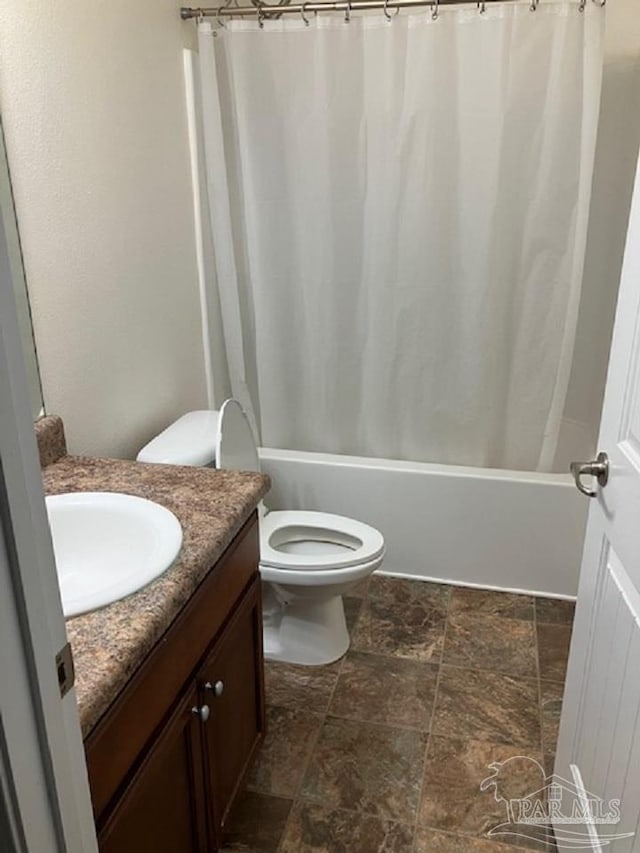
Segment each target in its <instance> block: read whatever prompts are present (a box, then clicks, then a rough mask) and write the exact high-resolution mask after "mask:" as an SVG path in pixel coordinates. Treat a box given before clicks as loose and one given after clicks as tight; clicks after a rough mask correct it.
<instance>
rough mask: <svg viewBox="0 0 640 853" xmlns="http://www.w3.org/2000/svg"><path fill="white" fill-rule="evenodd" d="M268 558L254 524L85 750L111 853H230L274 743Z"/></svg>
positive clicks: (101, 830) (105, 852) (103, 843)
mask: <svg viewBox="0 0 640 853" xmlns="http://www.w3.org/2000/svg"><path fill="white" fill-rule="evenodd" d="M258 548H259V541H258V532H257V522H256V519H255V518H252V519H251V520H250V521H249V522H248V523H247V525H245V527H244V528H243V529H242V530H241V531H240V533H239V534H238V536H237V537H236V539H235V540H234V541H233V542H232V544H231V545H230V546H229V548H228V549H227V551H226V552H225V553H224V554H223V556H222V557H221V559H220V561H219V562H218V563H217V564H216V565H215V566H214V567H213V568H212V569H211V571H210V572H209V574H208V575H207V577H206V578H205V580H204V581H203V582H202V583H201V585H200V587H199V588H198V590H197V591H196V593H195V594H194V596H193V597H192V599H191V600H190V601H189V603H188V604H187V605H186V607H185V608H184V610H183V611H182V613H181V614H180V616H179V617H178V618H177V619H176V620H175V622H174V623H173V624H172V625H171V627H170V628H169V630H168V631H167V632H166V634H165V636H164V637H163V638H162V639H161V640H160V642H159V643H158V644H157V645H156V646H155V647H154V649H153V650H152V651H151V653H150V654H149V656H148V657H147V659H146V660H145V662H144V663H143V665H142V666H141V667H140V668H139V670H138V671H137V673H136V674H135V675H134V677H133V678H132V680H131V682H130V683H129V684H128V685H127V687H126V688H125V690H124V691H123V692H122V694H121V695H120V696H119V697H118V699H116V701H115V702H114V705H113V707H112V708H111V709H110V710H109V711H108V712H107V713H106V715H105V716H104V717H103V718H102V720H101V721H100V722H99V724H98V726H97V727H96V729H95V730H94V732H92V733H91V734H90V736H89V738H88V739H87V741H86V742H85V750H86V754H87V766H88V770H89V782H90V786H91V793H92V799H93V805H94V812H95V817H96V826H97V829H98V843H99V847H100V850H101V851H102V853H128V851H131V853H134V851H135V853H139V851H145V850H153V851H154V853H178V851H179V853H213V851H216V850H218V849H220V847H221V843H222V832H223V827H224V823H225V820H226V818H227V816H228V814H229V810H230V808H231V805H232V803H233V800H234V798H235V796H236V794H237V793H238V791H239V790H240V788H241V785H242V783H243V781H244V778H245V776H246V773H247V772H248V770H249V768H250V766H251V763H252V760H253V758H254V756H255V754H256V751H257V749H258V748H259V745H260V742H261V740H262V738H263V735H264V678H263V660H262V611H261V596H260V579H259V575H258V559H259V550H258ZM176 685H178V686H177V687H176ZM169 694H172V701H169V702H167V701H166V700H167V696H168V695H169Z"/></svg>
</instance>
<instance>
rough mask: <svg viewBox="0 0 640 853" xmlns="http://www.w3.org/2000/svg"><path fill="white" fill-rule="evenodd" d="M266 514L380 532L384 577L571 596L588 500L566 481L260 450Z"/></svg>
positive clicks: (560, 476)
mask: <svg viewBox="0 0 640 853" xmlns="http://www.w3.org/2000/svg"><path fill="white" fill-rule="evenodd" d="M260 458H261V460H262V465H263V470H264V471H265V472H266V473H267V474H270V475H271V477H272V479H273V486H272V489H271V492H270V493H269V495H268V497H267V503H268V505H269V507H270V508H271V509H306V510H321V511H324V512H335V513H339V514H341V515H349V516H352V517H353V518H357V519H359V520H360V521H365V522H367V523H369V524H372V525H373V526H374V527H377V528H378V529H379V530H380V531H381V532H382V533H383V535H384V538H385V541H386V546H387V553H386V557H385V561H384V563H383V566H382V569H381V570H380V571H381V572H382V573H385V574H391V575H400V576H404V577H415V578H422V579H424V580H427V579H428V580H438V581H446V582H448V583H452V584H463V585H465V586H480V587H486V588H493V589H501V590H510V591H514V592H530V593H541V594H544V595H550V596H558V597H573V596H575V594H576V592H577V582H578V570H579V567H580V559H581V554H582V540H583V537H584V528H585V523H586V515H587V508H588V503H589V502H588V500H587V499H586V498H584V497H583V496H582V495H580V494H579V493H578V491H577V490H576V488H575V486H574V485H573V482H572V480H571V479H570V477H569V475H564V474H534V473H528V472H521V471H501V470H492V469H483V468H462V467H457V466H449V465H433V464H427V463H419V462H398V461H394V460H389V459H369V458H364V457H358V456H334V455H330V454H326V453H301V452H298V451H291V450H275V449H272V448H261V449H260Z"/></svg>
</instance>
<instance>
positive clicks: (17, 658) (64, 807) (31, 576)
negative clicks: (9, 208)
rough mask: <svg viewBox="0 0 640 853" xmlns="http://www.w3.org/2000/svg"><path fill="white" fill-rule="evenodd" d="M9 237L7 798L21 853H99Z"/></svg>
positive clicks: (0, 517)
mask: <svg viewBox="0 0 640 853" xmlns="http://www.w3.org/2000/svg"><path fill="white" fill-rule="evenodd" d="M13 224H15V223H13ZM8 230H9V229H8V227H7V222H6V220H5V219H4V218H3V216H2V214H1V213H0V602H1V609H0V613H1V616H2V618H0V644H1V646H0V647H1V648H2V649H3V654H2V656H0V676H1V679H2V680H1V682H0V684H2V692H1V693H0V797H1V798H2V802H3V803H4V811H5V813H6V815H8V823H9V824H10V825H11V827H12V843H13V846H14V848H15V849H16V850H18V851H22V850H25V851H26V850H29V851H31V850H33V851H36V850H48V851H49V850H50V851H52V853H54V851H66V853H76V851H77V853H92V851H97V843H96V839H95V830H94V826H93V815H92V810H91V800H90V794H89V784H88V778H87V770H86V764H85V760H84V749H83V745H82V734H81V730H80V722H79V716H78V710H77V706H76V698H75V690H71V691H69V693H67V695H66V696H65V697H64V699H61V696H60V688H59V686H58V674H57V668H56V662H55V655H56V653H57V652H58V651H59V650H60V649H62V648H63V646H64V645H65V644H66V642H67V638H66V629H65V623H64V617H63V614H62V605H61V601H60V592H59V589H58V582H57V577H56V568H55V561H54V556H53V547H52V544H51V534H50V531H49V526H48V523H47V515H46V508H45V501H44V493H43V485H42V477H41V472H40V463H39V456H38V450H37V445H36V440H35V434H34V430H33V420H32V414H31V407H30V404H29V400H28V391H27V379H26V372H25V365H24V358H23V353H22V345H21V340H20V333H19V325H18V314H17V311H16V302H15V295H14V287H13V280H12V273H11V267H10V264H9V244H8V239H7V233H8ZM9 650H10V653H9ZM8 688H9V689H8ZM18 756H19V758H20V760H17V759H18ZM27 757H28V758H29V760H26V759H27ZM9 849H11V848H9Z"/></svg>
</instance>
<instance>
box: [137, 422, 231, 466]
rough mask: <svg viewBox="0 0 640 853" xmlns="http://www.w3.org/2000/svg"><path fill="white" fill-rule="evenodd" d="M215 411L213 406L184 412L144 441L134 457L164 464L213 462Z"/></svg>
mask: <svg viewBox="0 0 640 853" xmlns="http://www.w3.org/2000/svg"><path fill="white" fill-rule="evenodd" d="M218 415H219V413H218V412H217V411H214V410H212V409H205V410H201V411H197V412H187V414H186V415H182V417H181V418H178V420H177V421H174V422H173V423H172V424H170V426H168V427H167V428H166V429H164V430H163V431H162V432H161V433H160V434H159V435H157V436H156V437H155V438H153V439H151V441H150V442H149V443H148V444H145V446H144V447H143V448H142V450H141V451H140V453H138V455H137V456H136V460H137V461H138V462H161V463H164V464H165V465H193V466H199V467H207V466H214V465H215V461H216V433H217V430H218Z"/></svg>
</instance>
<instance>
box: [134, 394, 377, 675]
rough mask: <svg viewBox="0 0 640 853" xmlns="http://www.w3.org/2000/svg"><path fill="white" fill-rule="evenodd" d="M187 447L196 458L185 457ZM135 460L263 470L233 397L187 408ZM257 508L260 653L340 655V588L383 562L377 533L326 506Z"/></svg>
mask: <svg viewBox="0 0 640 853" xmlns="http://www.w3.org/2000/svg"><path fill="white" fill-rule="evenodd" d="M214 424H215V433H214V431H213V430H212V429H211V427H212V426H213V425H214ZM190 436H193V439H191V438H190ZM176 443H177V444H179V445H180V446H179V447H177V446H176ZM189 447H191V448H192V451H193V454H194V459H195V460H197V461H193V462H190V461H189V458H190V457H189V451H188V450H187V448H189ZM178 460H179V461H178ZM205 460H207V461H206V462H205ZM138 461H140V462H165V463H172V462H173V463H174V464H183V465H184V464H207V463H208V464H210V465H212V464H214V463H215V465H216V467H218V468H226V469H232V470H239V471H259V470H260V461H259V457H258V451H257V448H256V444H255V441H254V438H253V433H252V430H251V426H250V424H249V422H248V420H247V418H246V415H245V413H244V411H243V410H242V407H241V406H240V404H239V403H238V402H237V401H236V400H233V399H229V400H226V401H225V402H224V403H223V405H222V407H221V409H220V412H219V413H217V412H209V411H207V412H189V413H188V414H187V415H185V416H183V417H182V418H180V419H179V420H178V421H176V422H175V423H174V424H172V425H171V426H170V427H168V428H167V429H166V430H164V432H163V433H161V434H160V435H159V436H157V437H156V438H155V439H154V440H153V441H151V442H150V443H149V444H148V445H146V446H145V447H144V448H143V449H142V450H141V451H140V453H139V454H138ZM259 514H260V575H261V578H262V581H263V623H264V634H263V636H264V655H265V658H267V659H268V660H280V661H285V662H287V663H297V664H306V665H320V664H327V663H331V662H332V661H334V660H337V659H338V658H340V657H342V655H344V654H345V652H346V651H347V649H348V648H349V632H348V630H347V625H346V621H345V616H344V606H343V603H342V596H343V595H344V594H345V593H346V592H348V591H349V589H350V588H351V587H353V586H355V584H357V583H358V582H359V581H361V580H363V579H364V578H366V577H368V576H369V575H370V574H371V573H372V572H374V571H375V570H376V569H377V568H378V567H379V566H380V565H381V563H382V560H383V557H384V539H383V537H382V534H381V533H380V532H379V531H378V530H376V529H375V528H373V527H370V526H369V525H368V524H363V523H362V522H360V521H356V520H354V519H351V518H347V517H345V516H341V515H333V514H331V513H324V512H307V511H304V510H284V511H272V512H269V511H268V510H267V509H266V507H265V506H264V504H261V505H260V507H259Z"/></svg>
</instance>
